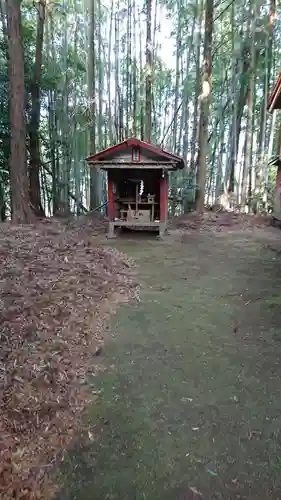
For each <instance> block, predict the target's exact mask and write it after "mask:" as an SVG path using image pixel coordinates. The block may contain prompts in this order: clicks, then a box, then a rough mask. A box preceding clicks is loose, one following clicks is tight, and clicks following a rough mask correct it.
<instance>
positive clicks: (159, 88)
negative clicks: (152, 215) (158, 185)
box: [0, 0, 281, 222]
mask: <svg viewBox="0 0 281 500" xmlns="http://www.w3.org/2000/svg"><path fill="white" fill-rule="evenodd" d="M278 10H279V6H278V5H276V2H275V0H268V2H265V1H262V0H257V1H255V2H254V1H253V0H247V1H246V2H242V1H235V2H234V1H232V0H228V1H227V0H223V1H218V2H215V1H214V0H205V1H204V0H194V1H193V0H192V1H189V0H154V1H152V0H147V2H140V1H138V0H130V1H127V2H126V1H123V0H114V1H113V0H112V1H109V0H108V1H102V0H92V1H91V0H88V1H86V0H85V1H80V0H64V1H59V0H40V1H38V2H37V1H31V0H23V1H20V0H7V1H2V2H1V46H0V50H1V89H0V92H1V95H0V102H1V115H0V120H1V128H0V131H1V132H0V134H1V135H0V140H1V157H0V161H1V164H0V200H1V219H2V220H5V219H7V218H8V219H9V218H10V217H11V214H12V216H13V220H15V221H18V222H19V221H20V222H26V221H28V220H29V219H30V217H32V216H33V215H34V214H35V215H39V216H44V215H47V216H50V215H56V214H59V213H60V214H64V215H66V214H80V213H86V212H87V211H89V210H94V209H96V208H97V207H98V206H99V205H101V204H102V203H103V202H104V201H105V200H106V180H105V177H104V175H103V174H102V173H101V172H99V171H97V172H90V171H89V167H88V165H87V164H86V162H85V158H86V157H87V155H89V154H90V153H91V154H93V153H95V152H97V151H100V150H103V149H105V148H107V147H109V146H110V145H113V144H115V143H117V142H120V141H122V140H124V139H126V138H127V137H132V136H133V137H137V138H140V139H145V140H146V141H148V142H152V143H153V144H155V145H158V146H161V147H162V148H163V149H167V150H168V151H171V152H174V153H176V154H178V155H181V156H183V157H184V159H185V161H186V169H185V171H184V172H181V173H177V174H172V176H171V184H170V193H169V199H170V210H171V211H172V212H173V213H177V214H178V213H181V212H186V211H189V210H190V209H192V207H194V205H195V203H196V206H197V209H199V210H202V208H203V206H204V204H205V205H213V204H215V203H217V202H218V200H223V204H224V205H225V208H228V207H229V205H230V204H232V205H233V206H235V207H238V209H239V210H242V211H244V210H246V211H248V212H251V211H254V212H257V211H267V210H268V207H270V205H271V193H272V183H273V179H274V175H275V174H274V173H273V172H272V168H270V167H269V166H268V164H269V161H270V160H271V158H272V157H273V156H274V155H276V154H277V148H278V135H279V129H280V123H279V121H280V117H278V115H277V116H276V112H275V113H273V115H270V114H268V113H267V99H268V94H269V92H270V90H271V89H272V86H273V85H274V82H275V80H276V78H277V76H278V72H279V69H280V57H279V52H280V44H281V39H280V35H279V31H278V27H279V24H280V20H279V19H278ZM9 95H10V104H9ZM10 197H11V199H10Z"/></svg>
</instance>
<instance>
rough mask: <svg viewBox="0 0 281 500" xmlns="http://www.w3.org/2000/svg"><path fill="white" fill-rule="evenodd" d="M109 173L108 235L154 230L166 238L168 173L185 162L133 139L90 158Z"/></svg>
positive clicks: (97, 166) (180, 167)
mask: <svg viewBox="0 0 281 500" xmlns="http://www.w3.org/2000/svg"><path fill="white" fill-rule="evenodd" d="M87 162H88V164H89V165H90V167H91V168H101V169H103V170H106V171H107V187H108V188H107V189H108V199H107V203H108V218H109V229H108V236H109V237H114V236H115V228H117V227H119V228H122V227H128V228H143V229H147V228H154V229H155V230H157V231H159V235H160V236H163V235H164V233H165V231H166V228H167V219H168V190H169V186H168V172H169V171H172V170H176V169H182V168H184V161H183V159H182V158H180V157H179V156H177V155H174V154H171V153H168V152H167V151H164V150H162V149H161V148H159V147H156V146H153V145H152V144H149V143H147V142H144V141H141V140H139V139H135V138H130V139H127V140H125V141H124V142H121V143H119V144H116V145H115V146H112V147H110V148H108V149H105V150H104V151H101V152H99V153H96V154H94V155H91V156H89V157H88V158H87Z"/></svg>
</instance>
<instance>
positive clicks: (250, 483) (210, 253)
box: [0, 213, 281, 500]
mask: <svg viewBox="0 0 281 500" xmlns="http://www.w3.org/2000/svg"><path fill="white" fill-rule="evenodd" d="M267 226H268V221H267V220H265V219H259V218H255V220H254V219H253V218H252V219H249V218H248V217H244V216H241V215H235V214H230V215H229V214H219V215H218V214H212V213H211V214H210V213H209V214H204V215H203V216H197V215H196V214H195V215H192V216H189V217H187V218H180V219H176V220H174V221H173V224H172V230H171V233H170V235H169V236H168V237H167V239H166V241H165V242H160V241H156V240H155V238H154V237H153V236H148V235H147V234H144V235H140V234H137V235H135V236H134V235H132V234H130V233H129V234H125V235H124V237H121V238H118V239H117V240H116V241H115V242H113V243H112V242H107V241H106V239H105V238H104V232H105V231H106V224H105V222H104V221H103V220H102V219H99V218H97V219H93V218H83V219H82V218H81V219H80V220H79V221H76V222H69V223H68V224H62V223H60V222H58V221H56V222H55V221H53V222H52V223H50V222H47V221H46V222H44V223H39V224H37V225H36V226H30V227H14V228H13V227H11V226H10V225H8V224H7V225H2V226H1V228H0V255H1V273H0V281H1V288H0V315H1V317H0V342H1V351H0V382H1V386H0V391H1V392H0V497H1V499H2V498H3V500H10V499H12V498H13V499H22V500H31V499H39V498H40V499H45V500H46V499H49V498H51V497H53V496H54V495H55V490H56V489H57V488H58V493H57V498H58V499H60V500H70V499H71V500H74V499H76V500H88V499H89V500H90V499H91V500H95V499H96V500H102V499H117V500H119V499H120V500H121V499H122V500H126V499H128V500H129V499H130V500H132V499H135V500H140V499H146V500H157V499H159V500H160V499H161V500H162V499H163V500H165V499H166V500H175V499H181V500H183V499H186V500H187V499H188V500H189V499H195V498H202V497H203V498H205V499H221V498H222V499H236V500H238V499H240V500H241V499H257V500H261V499H264V498H267V499H272V500H277V499H278V498H281V493H280V492H281V486H280V480H279V477H280V469H281V463H280V452H281V437H280V428H281V417H280V415H281V398H280V396H279V393H280V375H281V369H280V357H281V314H280V305H281V282H280V279H279V276H280V271H281V264H280V262H281V260H280V259H281V232H280V230H276V229H272V228H269V227H267ZM138 282H141V284H142V287H141V295H140V299H138V300H134V299H135V298H136V297H137V298H138V287H137V283H138ZM120 303H122V304H123V305H121V307H119V308H118V309H117V306H118V304H120ZM124 303H125V304H124ZM126 304H127V305H126ZM116 310H117V314H116V315H115V316H114V317H112V318H113V319H112V322H111V327H110V330H109V331H108V333H106V331H107V330H106V329H107V325H108V318H109V315H110V314H111V315H112V313H113V312H115V311H116ZM105 334H106V335H105ZM104 336H105V340H106V341H105V345H104ZM81 417H82V419H81ZM60 464H61V465H60ZM50 478H51V479H50ZM52 484H54V485H55V486H54V488H53V487H52V486H51V485H52Z"/></svg>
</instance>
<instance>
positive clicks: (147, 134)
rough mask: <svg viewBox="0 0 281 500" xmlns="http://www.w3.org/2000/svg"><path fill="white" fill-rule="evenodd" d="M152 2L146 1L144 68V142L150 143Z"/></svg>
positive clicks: (150, 0)
mask: <svg viewBox="0 0 281 500" xmlns="http://www.w3.org/2000/svg"><path fill="white" fill-rule="evenodd" d="M151 15H152V0H146V47H145V52H146V68H145V73H146V74H145V114H146V116H145V140H146V141H147V142H151V120H152V117H151V108H152V39H151Z"/></svg>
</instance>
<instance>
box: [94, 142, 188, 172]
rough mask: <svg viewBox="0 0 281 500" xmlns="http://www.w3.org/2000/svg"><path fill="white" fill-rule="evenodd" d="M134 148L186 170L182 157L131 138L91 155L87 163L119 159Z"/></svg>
mask: <svg viewBox="0 0 281 500" xmlns="http://www.w3.org/2000/svg"><path fill="white" fill-rule="evenodd" d="M132 147H133V148H139V149H140V150H141V151H142V152H143V153H144V154H145V152H147V153H152V154H153V155H155V156H156V157H158V158H159V161H165V160H166V161H168V162H171V163H174V164H176V166H175V167H174V168H184V166H185V164H184V160H183V158H181V157H180V156H178V155H175V154H173V153H169V152H168V151H165V150H164V149H161V148H160V147H158V146H154V145H153V144H150V143H148V142H145V141H141V140H140V139H136V138H134V137H130V138H129V139H126V140H125V141H123V142H120V143H119V144H115V145H114V146H111V147H109V148H107V149H104V150H103V151H100V152H98V153H95V154H93V155H90V156H89V157H88V158H86V161H87V162H88V163H94V162H105V161H106V160H108V159H111V158H115V157H117V156H118V155H119V154H120V153H121V152H122V151H124V152H125V151H126V149H127V148H132Z"/></svg>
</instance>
